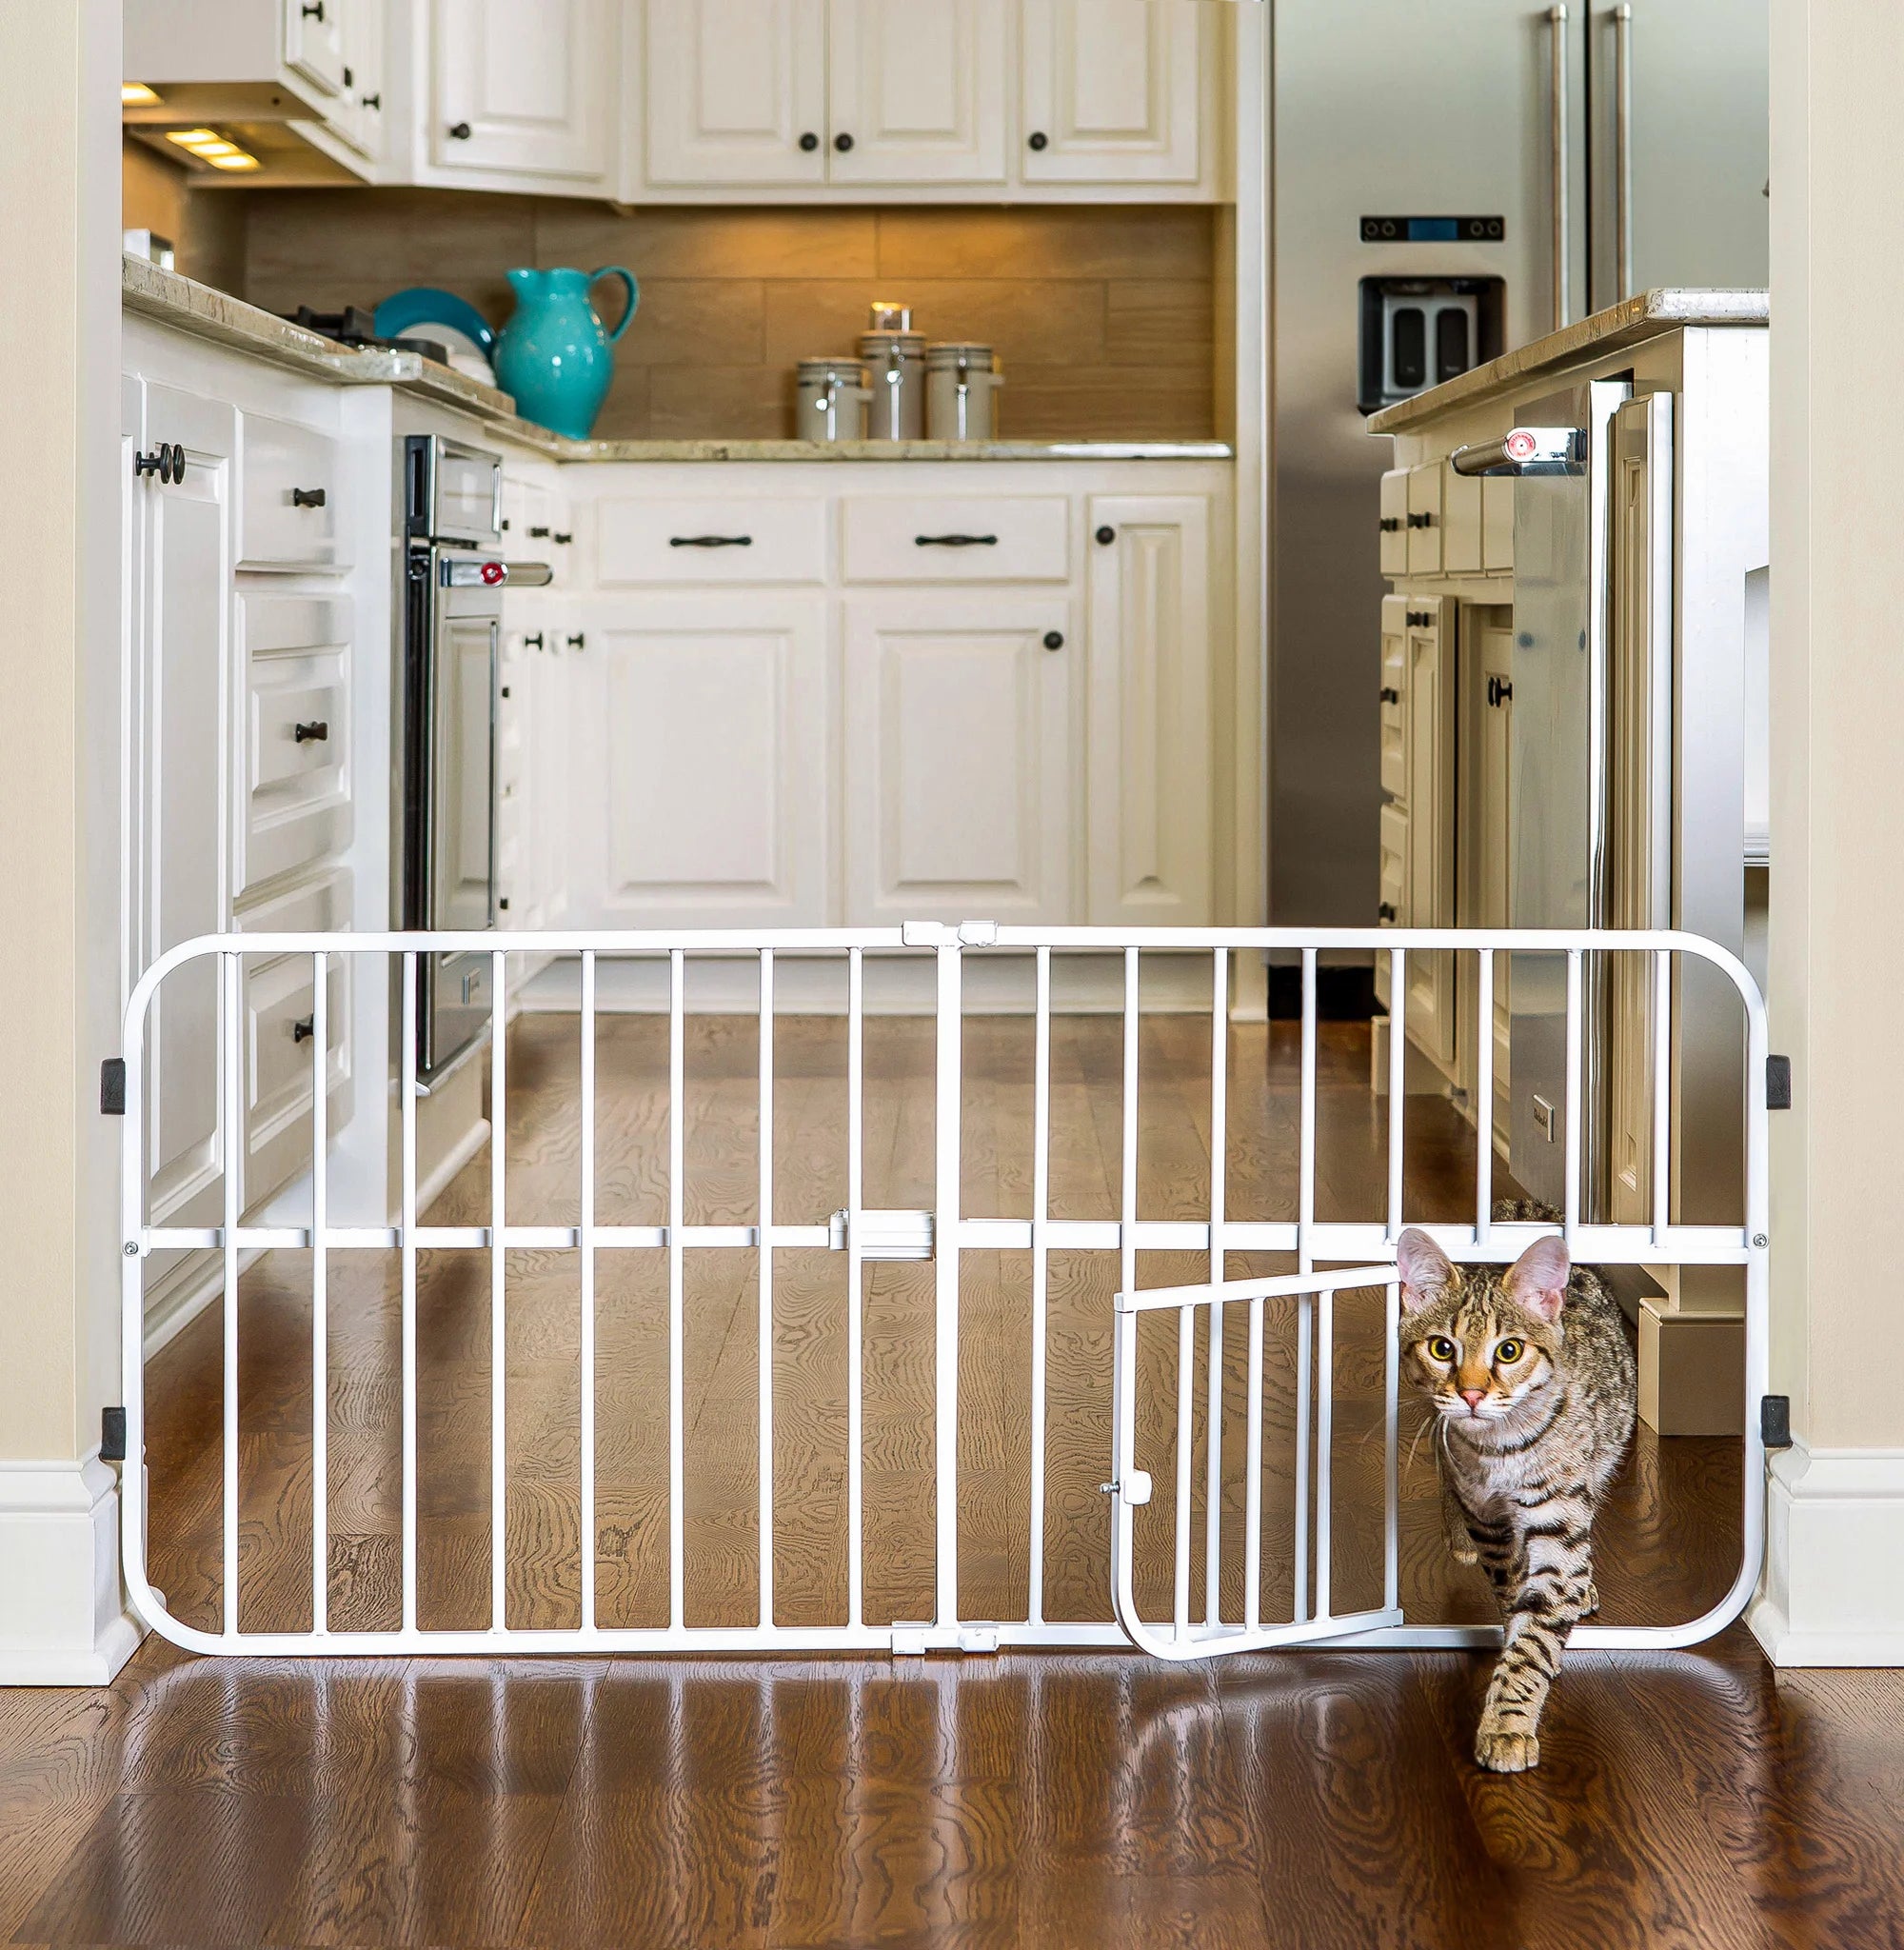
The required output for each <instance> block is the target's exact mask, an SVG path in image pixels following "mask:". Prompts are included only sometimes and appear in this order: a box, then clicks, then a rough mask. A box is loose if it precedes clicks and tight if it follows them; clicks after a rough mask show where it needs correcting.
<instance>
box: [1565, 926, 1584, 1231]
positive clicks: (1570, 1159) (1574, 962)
mask: <svg viewBox="0 0 1904 1950" xmlns="http://www.w3.org/2000/svg"><path fill="white" fill-rule="evenodd" d="M1580 987H1581V982H1580V951H1579V949H1578V948H1569V949H1568V950H1567V1155H1566V1162H1565V1165H1564V1167H1563V1168H1564V1171H1565V1174H1566V1175H1565V1178H1564V1179H1563V1181H1562V1184H1563V1197H1564V1204H1563V1206H1562V1213H1563V1216H1564V1218H1565V1221H1566V1242H1567V1252H1568V1256H1569V1257H1570V1258H1571V1257H1572V1255H1573V1252H1574V1246H1575V1240H1576V1236H1577V1232H1578V1228H1579V1224H1580V1142H1581V1135H1580V1134H1581V1125H1582V1121H1583V1113H1584V1110H1585V1106H1584V1105H1583V1104H1581V1102H1580V1092H1581V1072H1582V1068H1583V1064H1582V1060H1581V1038H1582V1031H1583V1025H1582V1024H1581V1021H1580Z"/></svg>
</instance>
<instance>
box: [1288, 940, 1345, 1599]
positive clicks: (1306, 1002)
mask: <svg viewBox="0 0 1904 1950" xmlns="http://www.w3.org/2000/svg"><path fill="white" fill-rule="evenodd" d="M1315 1224H1316V950H1315V949H1314V948H1304V949H1303V950H1302V1190H1301V1204H1300V1205H1299V1208H1298V1214H1297V1228H1296V1229H1297V1252H1298V1255H1299V1267H1300V1270H1301V1271H1303V1272H1304V1273H1313V1272H1314V1271H1315V1270H1316V1255H1315V1252H1314V1250H1313V1249H1312V1246H1311V1240H1310V1235H1311V1232H1312V1230H1313V1228H1314V1226H1315ZM1314 1303H1315V1308H1316V1616H1317V1617H1318V1618H1319V1619H1326V1618H1327V1617H1328V1616H1329V1571H1330V1548H1329V1505H1330V1498H1331V1487H1332V1484H1331V1478H1332V1475H1333V1458H1332V1456H1331V1454H1330V1450H1331V1447H1332V1444H1333V1441H1334V1436H1335V1407H1336V1394H1335V1381H1334V1374H1335V1359H1336V1296H1335V1294H1334V1293H1333V1292H1324V1293H1319V1294H1317V1295H1315V1296H1314Z"/></svg>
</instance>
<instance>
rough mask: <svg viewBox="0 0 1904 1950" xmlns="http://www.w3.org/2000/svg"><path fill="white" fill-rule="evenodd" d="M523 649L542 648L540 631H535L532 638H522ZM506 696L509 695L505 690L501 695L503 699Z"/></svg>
mask: <svg viewBox="0 0 1904 1950" xmlns="http://www.w3.org/2000/svg"><path fill="white" fill-rule="evenodd" d="M523 648H524V649H526V650H539V649H541V648H542V631H541V630H537V631H536V633H535V634H534V635H533V636H526V637H524V639H523ZM508 694H509V693H508V692H507V691H505V692H504V693H503V695H504V696H505V697H507V696H508Z"/></svg>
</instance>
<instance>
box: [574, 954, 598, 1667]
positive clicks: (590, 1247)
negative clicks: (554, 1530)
mask: <svg viewBox="0 0 1904 1950" xmlns="http://www.w3.org/2000/svg"><path fill="white" fill-rule="evenodd" d="M579 1169H580V1175H581V1181H582V1182H581V1184H580V1185H579V1186H578V1190H579V1192H580V1194H581V1198H580V1217H581V1222H582V1229H581V1233H580V1236H579V1237H578V1239H577V1241H576V1244H577V1245H578V1246H579V1247H580V1248H581V1253H582V1268H581V1272H582V1282H581V1283H582V1629H583V1630H584V1631H585V1632H592V1631H593V1630H594V1629H595V953H594V950H593V949H592V948H585V949H584V950H583V955H582V1159H581V1164H580V1167H579Z"/></svg>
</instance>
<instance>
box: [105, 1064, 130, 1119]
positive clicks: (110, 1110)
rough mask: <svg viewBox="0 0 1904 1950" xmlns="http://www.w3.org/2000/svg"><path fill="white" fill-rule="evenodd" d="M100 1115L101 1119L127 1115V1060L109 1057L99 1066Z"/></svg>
mask: <svg viewBox="0 0 1904 1950" xmlns="http://www.w3.org/2000/svg"><path fill="white" fill-rule="evenodd" d="M99 1114H100V1116H101V1117H124V1116H125V1115H126V1059H125V1058H124V1057H123V1056H109V1057H108V1058H107V1059H106V1061H105V1062H104V1063H102V1064H101V1065H99Z"/></svg>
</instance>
